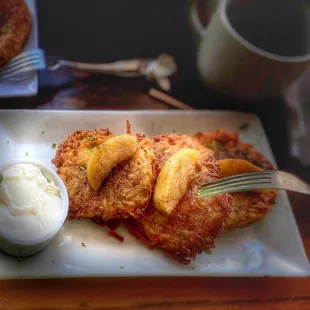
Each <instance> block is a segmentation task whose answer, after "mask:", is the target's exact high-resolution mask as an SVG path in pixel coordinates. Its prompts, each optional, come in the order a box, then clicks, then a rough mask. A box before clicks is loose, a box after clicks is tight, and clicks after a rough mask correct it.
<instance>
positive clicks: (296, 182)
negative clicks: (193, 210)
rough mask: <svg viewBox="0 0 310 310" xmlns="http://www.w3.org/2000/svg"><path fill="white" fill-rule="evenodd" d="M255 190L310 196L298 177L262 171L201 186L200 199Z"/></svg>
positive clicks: (308, 189)
mask: <svg viewBox="0 0 310 310" xmlns="http://www.w3.org/2000/svg"><path fill="white" fill-rule="evenodd" d="M254 189H285V190H290V191H294V192H299V193H303V194H308V195H310V186H309V185H308V184H307V183H305V182H304V181H302V180H301V179H299V178H298V177H296V176H294V175H292V174H290V173H287V172H283V171H262V172H254V173H244V174H238V175H234V176H231V177H226V178H222V179H218V180H215V181H212V182H210V183H207V184H204V185H201V186H199V190H198V198H204V197H208V196H213V195H217V194H222V193H234V192H243V191H252V190H254Z"/></svg>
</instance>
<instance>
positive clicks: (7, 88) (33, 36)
mask: <svg viewBox="0 0 310 310" xmlns="http://www.w3.org/2000/svg"><path fill="white" fill-rule="evenodd" d="M26 3H27V5H28V8H29V11H30V13H31V16H32V28H31V32H30V36H29V38H28V41H27V43H26V45H25V47H24V49H23V51H22V52H25V51H29V50H32V49H36V48H38V21H37V12H36V4H35V1H34V0H26ZM37 92H38V76H37V75H35V76H33V77H32V78H31V79H28V80H25V81H23V82H20V83H9V82H6V83H3V82H0V97H26V96H33V95H36V94H37Z"/></svg>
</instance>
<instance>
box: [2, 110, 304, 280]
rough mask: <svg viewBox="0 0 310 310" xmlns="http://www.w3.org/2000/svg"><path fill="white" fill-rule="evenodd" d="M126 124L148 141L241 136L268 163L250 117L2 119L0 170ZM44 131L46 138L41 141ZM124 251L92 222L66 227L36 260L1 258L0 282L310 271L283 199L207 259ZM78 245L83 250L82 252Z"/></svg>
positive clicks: (11, 115)
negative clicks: (78, 136) (80, 134)
mask: <svg viewBox="0 0 310 310" xmlns="http://www.w3.org/2000/svg"><path fill="white" fill-rule="evenodd" d="M127 119H128V120H129V121H130V122H131V125H132V130H133V131H134V132H142V133H144V134H146V135H148V136H153V135H158V134H163V133H172V132H178V133H182V134H194V133H196V132H197V131H209V130H214V129H217V128H219V127H222V128H224V129H227V130H239V128H240V126H242V125H244V124H249V126H248V127H247V128H246V129H245V130H242V131H241V132H240V135H241V138H242V140H244V141H246V142H250V143H252V144H254V145H255V146H256V147H257V149H258V150H260V151H261V152H262V153H263V154H265V155H266V156H267V157H268V158H269V159H270V160H271V161H272V162H273V163H275V162H274V158H273V155H272V153H271V150H270V147H269V145H268V141H267V138H266V135H265V133H264V130H263V128H262V125H261V123H260V121H259V119H258V118H257V117H256V116H254V115H252V114H245V113H237V112H226V111H224V112H216V111H189V112H184V111H168V112H167V111H159V112H158V111H132V112H130V111H126V112H125V111H124V112H112V111H111V112H103V111H102V112H100V111H93V112H92V111H76V112H72V111H29V110H28V111H3V110H2V111H1V110H0V146H1V152H0V163H2V162H4V161H6V160H8V159H11V158H15V157H25V156H26V155H25V154H26V152H27V153H28V158H36V159H40V160H41V161H44V162H46V163H50V162H51V159H52V158H53V156H54V154H55V149H53V148H52V144H53V143H58V142H61V141H62V140H64V139H65V138H66V137H67V135H68V134H69V133H71V132H73V131H75V130H77V129H94V128H107V127H108V128H109V129H110V130H112V131H114V132H116V133H119V134H120V133H124V132H125V130H126V128H125V127H126V126H125V121H126V120H127ZM42 131H44V133H42ZM119 233H120V234H121V235H123V236H124V237H125V241H124V243H120V242H119V241H117V240H115V239H114V238H111V237H109V236H108V234H107V230H106V228H102V227H99V226H97V225H96V224H94V223H93V222H91V221H90V220H80V221H78V220H75V221H71V222H67V223H66V224H65V225H64V227H63V228H62V230H61V231H60V233H59V234H58V235H57V237H56V238H55V239H54V240H53V241H52V242H51V243H50V244H49V245H48V247H47V248H46V249H44V250H43V251H42V252H41V253H39V254H37V255H35V256H33V257H29V258H24V259H17V258H12V257H9V256H7V255H5V254H3V253H0V278H3V279H4V278H5V279H6V278H47V277H56V278H59V277H102V276H307V275H309V274H310V273H309V263H308V259H307V257H306V254H305V251H304V249H303V245H302V241H301V238H300V235H299V232H298V228H297V225H296V222H295V219H294V216H293V213H292V210H291V207H290V204H289V201H288V199H287V196H286V194H285V193H284V192H282V193H280V195H279V197H278V199H277V204H276V206H275V207H274V208H272V209H271V211H270V212H269V213H268V216H267V217H266V218H265V219H264V220H263V221H262V222H260V223H258V224H256V225H253V226H251V227H248V228H245V229H236V230H235V231H232V232H230V233H225V234H222V235H221V236H220V237H219V238H218V239H217V240H216V245H217V246H216V248H215V249H214V251H213V252H212V254H211V255H208V254H201V255H198V257H197V259H196V261H195V262H193V263H192V264H190V265H189V266H183V265H181V264H179V263H177V262H174V261H173V260H171V259H169V258H167V257H166V256H164V254H162V253H161V252H160V251H158V250H149V249H148V248H147V247H146V246H145V245H144V244H143V243H142V242H139V241H138V240H136V239H135V238H134V237H133V236H131V235H130V234H128V233H127V231H126V230H125V229H124V228H121V229H120V230H119ZM82 243H84V244H85V245H86V247H83V246H82Z"/></svg>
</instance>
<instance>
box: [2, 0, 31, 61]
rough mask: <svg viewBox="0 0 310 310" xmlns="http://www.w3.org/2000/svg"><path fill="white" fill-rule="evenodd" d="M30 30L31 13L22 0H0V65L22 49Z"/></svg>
mask: <svg viewBox="0 0 310 310" xmlns="http://www.w3.org/2000/svg"><path fill="white" fill-rule="evenodd" d="M30 30H31V14H30V12H29V9H28V7H27V4H26V3H25V1H24V0H0V66H3V65H4V64H6V63H7V62H8V61H10V60H11V59H12V58H13V57H15V56H17V55H18V54H19V53H20V52H21V50H22V49H23V47H24V45H25V43H26V41H27V39H28V37H29V34H30Z"/></svg>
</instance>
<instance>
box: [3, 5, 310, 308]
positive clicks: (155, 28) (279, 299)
mask: <svg viewBox="0 0 310 310" xmlns="http://www.w3.org/2000/svg"><path fill="white" fill-rule="evenodd" d="M186 5H187V2H186V0H170V1H165V0H157V1H143V0H132V1H122V0H106V1H99V0H92V1H86V0H75V1H73V0H67V1H61V0H45V1H37V8H38V17H39V37H40V39H39V45H40V47H41V48H43V49H44V50H45V51H46V53H47V55H49V56H57V57H59V58H61V59H67V60H75V61H85V62H112V61H116V60H122V59H129V58H139V57H156V56H158V54H160V53H162V52H165V53H168V54H170V55H172V56H174V57H175V59H176V62H177V65H178V68H179V71H178V74H176V75H175V76H174V77H173V78H172V88H171V91H170V93H169V94H170V95H172V96H173V97H175V98H177V99H179V100H181V101H183V102H185V103H186V104H188V105H191V106H192V107H194V108H196V109H230V110H242V111H249V112H254V113H256V114H257V115H258V116H259V117H260V118H261V120H262V122H263V125H264V128H265V130H266V132H267V135H268V138H269V141H270V144H271V147H272V150H273V152H274V154H275V157H276V159H277V162H278V165H279V167H280V169H282V170H286V171H290V172H293V173H295V174H297V175H299V176H301V177H302V178H304V179H305V180H307V181H308V182H309V181H310V169H309V168H306V167H303V166H302V165H301V164H300V163H299V161H298V160H297V159H294V158H293V157H292V156H291V155H290V145H289V143H290V142H289V141H290V140H289V131H288V128H289V126H290V124H289V121H288V119H289V118H288V113H289V111H288V108H287V106H286V104H285V101H284V99H283V98H281V97H279V98H275V99H274V100H270V101H269V102H261V103H256V104H249V103H244V102H240V101H237V100H233V99H229V98H223V97H221V96H220V95H219V94H216V93H215V92H213V91H212V90H210V89H207V88H206V87H205V85H204V84H203V83H202V82H201V80H200V78H199V75H198V72H197V70H196V63H195V61H196V57H195V56H196V54H195V53H196V49H195V42H194V40H193V38H192V33H191V30H190V28H189V24H188V20H187V16H186ZM151 87H157V86H156V85H155V84H154V83H153V82H150V81H146V80H145V79H143V78H134V79H128V78H127V79H126V78H119V77H114V76H108V75H105V76H101V75H93V76H90V77H88V78H85V79H76V78H74V77H73V76H72V75H71V74H70V72H65V71H62V72H47V71H42V72H41V73H40V75H39V92H38V95H37V96H36V97H29V98H3V99H0V109H7V108H10V109H92V110H93V109H100V110H107V109H109V110H111V109H113V110H126V109H168V108H169V107H168V106H167V105H166V104H164V103H162V102H159V101H157V100H155V99H152V98H150V97H149V96H148V94H147V92H148V90H149V88H151ZM0 113H1V110H0ZM290 200H291V202H292V206H293V210H294V213H295V216H296V219H297V222H298V225H299V228H300V231H301V234H302V237H303V241H304V244H305V247H306V251H307V254H308V256H309V254H310V229H309V227H310V211H309V210H310V209H309V207H308V206H309V205H310V198H309V197H306V196H300V195H298V194H290ZM242 306H243V307H245V308H251V309H261V308H262V307H266V308H267V309H309V308H310V279H269V278H260V279H249V278H247V279H245V278H238V279H228V278H227V279H221V278H218V279H214V278H198V279H197V278H196V279H195V278H140V279H138V278H133V279H128V278H127V279H124V278H118V279H66V280H57V279H55V280H40V281H39V280H38V281H37V280H33V281H32V280H31V281H29V280H24V281H0V309H39V308H40V309H42V308H45V309H47V308H48V309H82V308H88V309H122V308H126V307H128V308H129V309H144V308H148V309H205V308H206V307H210V308H212V309H237V308H238V309H239V308H240V307H242Z"/></svg>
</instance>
